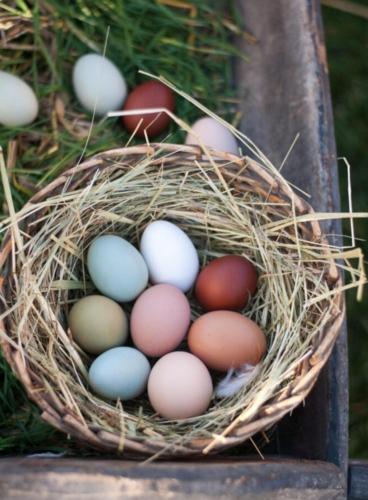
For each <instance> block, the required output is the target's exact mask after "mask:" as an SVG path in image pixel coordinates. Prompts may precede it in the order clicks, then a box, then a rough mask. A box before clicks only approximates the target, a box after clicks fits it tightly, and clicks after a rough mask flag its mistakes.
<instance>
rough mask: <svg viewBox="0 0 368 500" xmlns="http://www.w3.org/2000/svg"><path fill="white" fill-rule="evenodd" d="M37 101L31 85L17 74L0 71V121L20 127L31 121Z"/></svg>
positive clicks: (34, 115) (36, 108) (33, 117)
mask: <svg viewBox="0 0 368 500" xmlns="http://www.w3.org/2000/svg"><path fill="white" fill-rule="evenodd" d="M37 114H38V101H37V97H36V96H35V93H34V92H33V90H32V89H31V87H30V86H29V85H28V84H27V83H26V82H24V81H23V80H21V79H20V78H18V77H17V76H14V75H12V74H11V73H7V72H5V71H0V123H1V124H2V125H6V126H7V127H20V126H22V125H28V124H29V123H31V122H33V120H34V119H35V118H36V116H37Z"/></svg>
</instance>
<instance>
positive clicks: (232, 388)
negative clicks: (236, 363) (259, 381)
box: [214, 363, 260, 398]
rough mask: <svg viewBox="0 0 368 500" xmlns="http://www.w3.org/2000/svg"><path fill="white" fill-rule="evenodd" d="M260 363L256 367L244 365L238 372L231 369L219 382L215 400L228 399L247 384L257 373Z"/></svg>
mask: <svg viewBox="0 0 368 500" xmlns="http://www.w3.org/2000/svg"><path fill="white" fill-rule="evenodd" d="M259 371H260V363H258V365H255V366H253V365H248V364H245V365H243V366H242V367H240V368H239V369H238V370H234V369H233V368H231V369H230V370H229V371H228V372H227V374H226V377H225V378H224V379H223V380H221V381H220V382H219V383H218V385H217V387H216V389H215V394H214V396H215V398H230V397H232V396H234V395H235V394H236V393H237V392H239V391H240V389H242V388H243V387H245V386H246V385H248V384H249V382H251V381H252V380H253V379H254V378H255V377H256V376H257V375H258V373H259Z"/></svg>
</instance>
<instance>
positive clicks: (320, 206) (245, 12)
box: [236, 0, 348, 473]
mask: <svg viewBox="0 0 368 500" xmlns="http://www.w3.org/2000/svg"><path fill="white" fill-rule="evenodd" d="M238 6H239V8H240V9H241V11H242V16H243V18H244V22H245V25H246V29H247V30H248V31H250V32H251V33H253V34H254V35H255V37H256V39H257V40H258V42H257V43H256V44H255V45H249V44H246V43H245V42H244V43H243V45H242V47H241V49H242V50H243V51H244V52H246V53H247V54H248V55H249V61H247V62H243V61H239V63H238V65H237V70H236V82H237V85H238V86H239V89H240V91H241V92H242V94H243V95H244V97H243V99H242V105H241V111H242V113H243V118H242V124H241V126H242V129H243V131H244V132H246V133H247V134H248V135H249V137H250V138H251V139H253V140H254V142H255V143H256V144H257V145H258V146H259V147H260V148H261V149H262V150H263V151H264V152H265V153H266V154H267V155H268V156H269V157H270V159H271V160H272V161H273V162H274V164H275V165H277V166H281V164H282V162H283V160H284V158H285V155H286V154H287V152H288V150H289V148H290V146H291V144H292V143H293V141H294V139H295V137H296V135H297V134H300V136H299V139H298V141H297V142H296V144H295V146H294V148H293V150H292V151H291V153H290V155H289V158H288V160H287V162H286V163H285V165H284V167H283V170H282V171H283V173H284V175H285V176H286V177H287V178H288V179H289V180H290V181H291V182H292V183H294V184H295V185H297V186H299V187H300V188H302V189H303V190H305V191H307V192H308V193H309V194H310V195H311V199H310V202H311V203H312V205H313V206H314V208H315V209H316V210H317V211H332V212H333V211H337V210H338V209H339V192H338V175H337V166H336V150H335V142H334V132H333V118H332V111H331V101H330V91H329V82H328V71H327V61H326V50H325V45H324V40H323V28H322V23H321V13H320V5H319V2H318V1H317V0H293V1H292V2H290V0H275V1H273V2H269V1H268V0H257V2H252V1H246V2H244V1H239V2H238ZM324 229H325V231H326V233H327V234H341V227H340V224H339V223H336V222H328V223H326V224H325V225H324ZM333 241H335V242H336V241H338V239H336V238H335V239H334V240H333ZM347 424H348V370H347V349H346V328H344V329H343V331H342V333H341V335H340V337H339V339H338V342H337V344H336V347H335V349H334V352H333V355H332V357H331V359H330V362H329V364H328V367H327V368H326V369H325V370H324V371H323V373H322V374H321V376H320V378H319V381H318V383H317V385H316V386H315V388H314V390H313V392H312V394H311V395H310V396H309V398H308V399H307V401H306V404H305V406H304V407H299V408H298V409H297V410H296V411H295V412H294V413H293V415H292V416H291V418H289V417H287V418H285V419H284V420H283V422H282V423H281V424H280V425H279V430H278V451H279V453H282V454H290V455H293V456H298V457H304V458H309V459H319V460H328V461H333V462H334V463H335V464H338V465H339V466H340V467H341V468H342V470H343V471H344V472H345V473H346V472H347V457H348V426H347Z"/></svg>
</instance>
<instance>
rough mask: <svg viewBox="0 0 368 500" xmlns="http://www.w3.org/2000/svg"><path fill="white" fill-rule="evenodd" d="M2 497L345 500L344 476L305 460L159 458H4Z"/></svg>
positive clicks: (333, 468) (33, 499) (29, 499)
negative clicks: (140, 460) (155, 460)
mask: <svg viewBox="0 0 368 500" xmlns="http://www.w3.org/2000/svg"><path fill="white" fill-rule="evenodd" d="M0 498H1V499H2V500H17V499H19V500H21V499H22V500H24V499H26V500H41V499H42V500H45V499H46V500H51V499H58V500H66V499H67V500H81V499H82V498H88V499H89V500H102V499H103V500H115V499H122V498H137V499H139V500H145V499H147V500H156V499H162V500H163V499H166V498H173V499H175V500H180V499H188V498H190V499H192V500H197V499H198V500H199V499H200V500H206V499H208V500H209V499H211V500H213V499H214V498H216V499H224V500H231V499H236V498H239V499H240V498H241V499H243V500H248V499H252V500H257V499H259V500H278V499H280V500H299V499H300V500H309V499H310V500H312V499H313V500H319V499H321V500H322V499H323V500H327V499H328V500H335V499H336V500H337V499H339V500H340V499H344V498H345V493H344V477H343V474H342V473H341V471H340V470H339V469H338V468H337V467H336V466H335V465H333V464H329V463H323V462H307V461H291V460H284V461H266V462H264V463H260V462H239V461H227V462H223V463H221V462H208V461H202V462H199V463H195V462H189V463H183V462H180V463H175V462H170V463H168V462H166V463H165V462H164V463H162V462H160V463H153V464H146V465H139V464H138V463H134V462H124V461H119V460H89V459H84V460H82V459H47V458H4V459H1V460H0Z"/></svg>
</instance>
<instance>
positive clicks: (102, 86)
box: [73, 54, 127, 115]
mask: <svg viewBox="0 0 368 500" xmlns="http://www.w3.org/2000/svg"><path fill="white" fill-rule="evenodd" d="M73 87H74V92H75V94H76V96H77V98H78V100H79V102H80V103H81V105H82V106H83V107H84V108H85V109H86V110H87V111H91V112H93V111H94V109H95V111H96V114H97V115H104V114H106V113H108V112H109V111H115V110H118V109H121V107H122V105H123V103H124V100H125V98H126V95H127V86H126V83H125V79H124V77H123V75H122V74H121V73H120V71H119V69H118V68H117V67H116V66H115V64H113V63H112V62H111V61H110V60H109V59H107V58H106V57H104V56H101V55H99V54H86V55H84V56H82V57H80V58H79V59H78V60H77V62H76V63H75V65H74V69H73ZM95 106H96V108H95Z"/></svg>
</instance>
